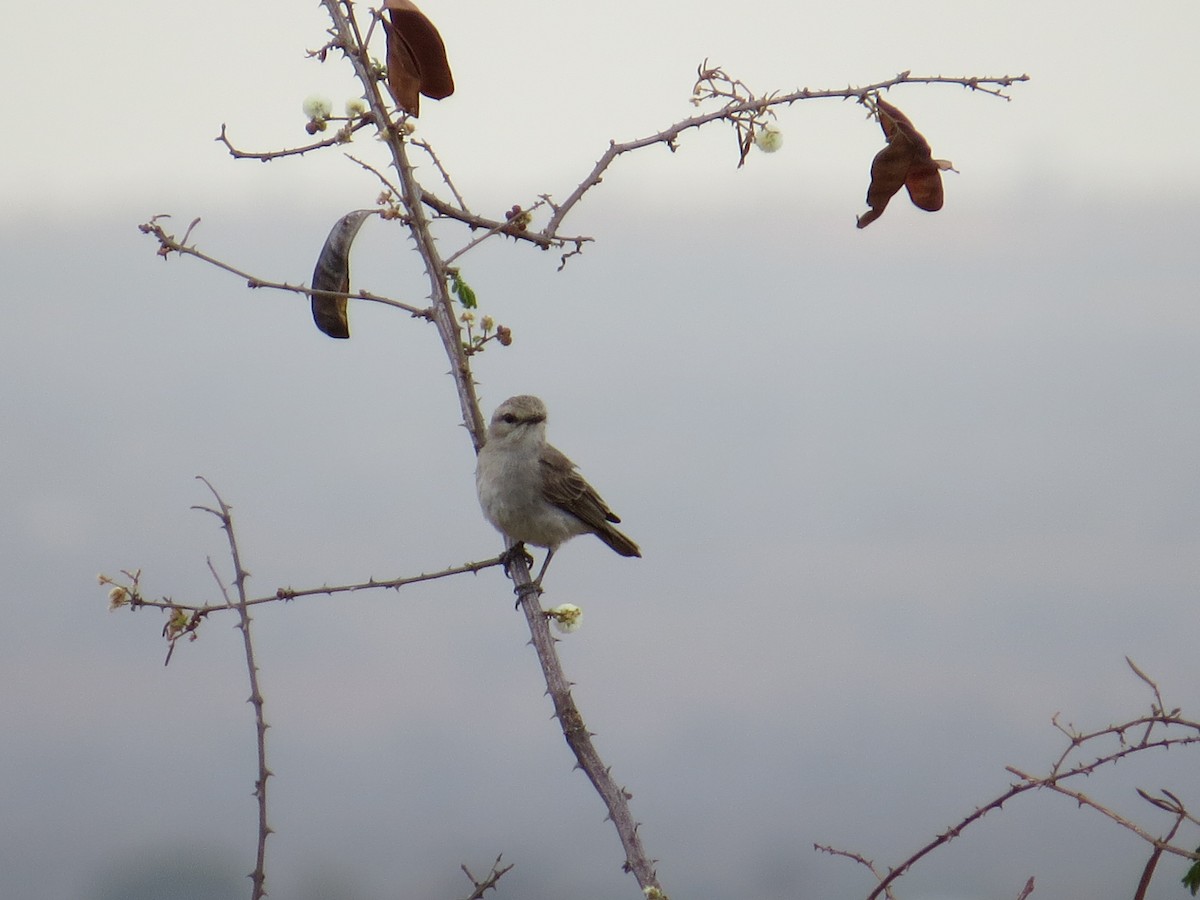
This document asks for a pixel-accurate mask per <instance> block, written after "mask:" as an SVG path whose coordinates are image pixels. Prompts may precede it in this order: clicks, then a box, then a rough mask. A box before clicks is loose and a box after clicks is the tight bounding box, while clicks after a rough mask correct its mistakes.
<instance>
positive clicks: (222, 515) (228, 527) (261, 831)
mask: <svg viewBox="0 0 1200 900" xmlns="http://www.w3.org/2000/svg"><path fill="white" fill-rule="evenodd" d="M200 481H203V482H204V485H205V487H207V488H208V489H209V491H211V492H212V495H213V498H214V499H215V500H216V501H217V508H216V509H213V508H212V507H209V506H196V507H194V508H195V509H200V510H203V511H204V512H209V513H212V514H213V515H214V516H216V517H217V518H218V519H220V520H221V528H222V529H223V530H224V532H225V536H226V537H227V538H228V540H229V555H230V557H231V558H232V560H233V586H234V588H235V589H236V591H237V601H236V608H237V611H238V619H239V621H238V628H240V629H241V632H242V645H243V647H244V648H245V651H246V670H247V671H248V672H249V673H250V701H249V702H250V704H251V705H252V706H253V707H254V734H255V740H256V743H257V745H258V778H257V780H256V781H255V782H254V796H255V798H256V799H257V801H258V851H257V853H256V855H255V862H254V871H253V872H252V873H250V879H251V883H252V884H253V893H252V894H251V896H252V900H260V898H262V897H265V896H266V895H267V891H266V880H267V873H266V853H267V835H268V834H270V833H271V828H270V826H269V825H268V824H267V779H268V778H270V777H271V771H270V770H269V769H268V768H267V721H266V718H265V717H264V715H263V695H262V691H261V690H259V686H258V664H257V663H256V662H255V660H254V643H253V641H251V639H250V611H249V609H248V604H247V603H246V574H247V573H246V570H245V569H244V568H243V567H242V557H241V552H240V551H239V550H238V543H237V536H236V535H235V534H234V532H233V516H232V514H231V511H230V508H229V506H228V505H227V504H226V503H225V501H224V500H222V499H221V495H220V494H218V493H217V490H216V488H214V487H213V486H212V485H211V484H210V483H209V482H208V479H206V478H204V477H202V476H201V477H200ZM209 568H210V569H212V563H211V562H210V563H209ZM213 577H214V578H216V579H217V584H218V585H219V586H220V589H221V593H222V594H224V596H225V602H226V605H228V606H233V605H234V601H233V600H232V599H231V598H230V596H229V592H228V591H227V590H226V588H225V585H224V584H223V583H222V582H221V579H220V578H219V577H218V576H217V573H216V570H215V569H214V570H213Z"/></svg>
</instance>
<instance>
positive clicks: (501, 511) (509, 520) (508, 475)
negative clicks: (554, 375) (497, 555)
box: [475, 395, 642, 584]
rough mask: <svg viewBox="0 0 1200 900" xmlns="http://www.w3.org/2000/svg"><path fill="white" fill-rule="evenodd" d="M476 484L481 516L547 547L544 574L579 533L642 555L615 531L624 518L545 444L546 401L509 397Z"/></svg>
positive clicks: (519, 538)
mask: <svg viewBox="0 0 1200 900" xmlns="http://www.w3.org/2000/svg"><path fill="white" fill-rule="evenodd" d="M475 486H476V489H477V490H478V491H479V505H480V506H481V507H482V508H483V515H484V517H485V518H487V520H488V521H489V522H491V523H492V525H494V526H495V527H496V528H497V530H499V531H500V532H502V533H503V534H504V535H505V536H506V537H507V538H508V539H509V540H510V541H512V542H513V543H514V544H517V543H527V544H534V545H535V546H538V547H545V548H546V549H547V551H549V552H548V553H547V554H546V561H545V562H544V563H542V570H541V571H540V572H539V573H538V577H537V578H536V579H535V580H534V583H535V584H541V581H542V576H543V575H545V574H546V567H547V566H548V565H550V559H551V557H553V556H554V551H555V550H557V549H558V547H559V545H560V544H562V543H563V542H564V541H568V540H570V539H571V538H573V537H575V535H577V534H589V533H590V534H594V535H596V537H598V538H600V540H602V541H604V543H606V544H608V546H610V547H611V548H612V549H613V550H615V551H616V552H617V553H620V554H621V555H622V556H641V555H642V553H641V551H640V550H638V546H637V544H635V543H634V542H633V541H631V540H630V539H629V538H627V537H626V536H625V535H623V534H622V533H621V532H619V531H617V529H615V528H613V526H612V523H615V522H620V521H621V520H620V519H619V518H617V516H616V514H615V513H613V511H612V510H611V509H609V508H608V504H606V503H605V502H604V501H603V500H601V499H600V495H599V494H597V493H596V491H595V490H594V489H593V488H592V486H591V485H590V484H588V483H587V482H586V481H584V479H583V476H582V475H580V474H579V472H578V471H577V470H576V469H575V464H574V463H573V462H571V460H569V459H567V457H566V456H564V455H563V454H562V453H561V452H560V451H559V450H557V449H555V448H554V447H552V446H551V445H550V444H547V443H546V404H544V403H543V402H542V401H541V400H539V399H538V398H537V397H531V396H528V395H522V396H519V397H509V398H508V399H507V400H505V401H504V402H503V403H501V404H500V406H499V407H497V408H496V412H495V413H494V414H493V415H492V421H491V424H490V425H489V426H488V434H487V442H486V443H485V444H484V445H483V449H481V450H480V451H479V463H478V465H477V466H476V469H475Z"/></svg>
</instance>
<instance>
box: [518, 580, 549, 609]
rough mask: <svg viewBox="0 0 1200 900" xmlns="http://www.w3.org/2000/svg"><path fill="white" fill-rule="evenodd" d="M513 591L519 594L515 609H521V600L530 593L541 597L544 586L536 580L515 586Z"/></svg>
mask: <svg viewBox="0 0 1200 900" xmlns="http://www.w3.org/2000/svg"><path fill="white" fill-rule="evenodd" d="M513 593H514V594H516V595H517V602H516V603H514V604H513V609H520V608H521V601H522V600H524V599H525V597H526V596H527V595H528V594H537V595H538V596H539V597H540V596H542V586H541V584H539V583H538V582H536V581H531V582H529V583H528V584H518V585H517V586H516V587H514V588H513Z"/></svg>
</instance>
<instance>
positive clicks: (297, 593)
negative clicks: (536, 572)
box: [105, 510, 503, 616]
mask: <svg viewBox="0 0 1200 900" xmlns="http://www.w3.org/2000/svg"><path fill="white" fill-rule="evenodd" d="M207 511H208V512H213V511H212V510H207ZM215 514H216V513H214V515H215ZM502 562H503V559H502V558H501V557H499V556H494V557H492V558H491V559H485V560H481V561H479V562H471V563H464V564H463V565H461V566H452V567H450V568H448V569H442V570H441V571H439V572H430V573H427V574H426V573H421V574H420V575H407V576H404V577H401V578H391V579H386V580H380V579H376V578H370V579H368V580H366V581H361V582H358V583H355V584H341V585H324V586H322V587H316V588H290V587H286V588H285V587H281V588H279V589H278V590H276V591H275V593H273V594H269V595H264V596H262V597H252V598H249V599H247V600H244V601H242V602H241V604H240V605H245V606H257V605H258V604H260V603H277V602H279V601H281V600H295V599H296V598H298V597H313V596H317V595H325V596H333V595H334V594H352V593H355V592H357V591H367V590H380V589H389V588H390V589H392V590H399V589H400V588H402V587H406V586H408V585H410V584H420V583H422V582H425V581H435V580H437V579H438V578H448V577H450V576H452V575H464V574H466V573H468V572H480V571H482V570H484V569H487V568H490V567H492V566H498V565H500V564H501V563H502ZM105 583H106V584H115V583H116V582H113V581H111V580H109V581H107V582H105ZM131 594H132V597H131V600H130V602H129V603H128V605H129V606H130V607H131V608H133V609H137V608H138V607H142V606H148V607H151V608H154V609H170V610H182V611H184V612H190V613H194V614H197V615H199V616H207V615H208V614H209V613H213V612H218V611H220V610H224V609H229V608H231V607H230V606H229V605H228V604H227V603H215V604H214V603H201V604H193V603H179V602H178V601H175V600H171V599H170V598H167V597H164V598H163V599H161V600H147V599H146V598H145V597H142V596H141V595H140V594H139V593H136V589H135V591H131Z"/></svg>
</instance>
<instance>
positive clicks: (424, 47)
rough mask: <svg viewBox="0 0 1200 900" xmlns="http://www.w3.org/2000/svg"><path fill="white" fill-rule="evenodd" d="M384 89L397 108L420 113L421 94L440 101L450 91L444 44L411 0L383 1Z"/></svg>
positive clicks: (413, 113)
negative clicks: (385, 82)
mask: <svg viewBox="0 0 1200 900" xmlns="http://www.w3.org/2000/svg"><path fill="white" fill-rule="evenodd" d="M383 7H384V9H385V11H386V14H385V18H384V19H383V25H384V30H385V31H386V32H387V79H388V88H389V89H390V90H391V92H392V96H393V97H395V98H396V103H397V104H399V106H400V108H401V109H403V110H404V111H405V112H407V113H409V114H410V115H412V116H417V115H420V112H421V94H424V95H425V96H426V97H430V98H431V99H433V100H441V99H443V98H444V97H449V96H450V95H451V94H453V93H454V76H453V75H452V74H451V73H450V63H449V62H448V61H447V59H446V45H445V44H443V43H442V36H441V34H439V33H438V30H437V28H436V27H434V24H433V23H432V22H431V21H429V17H428V16H426V15H425V14H424V13H423V12H421V10H419V9H418V8H417V6H416V4H415V3H413V2H412V0H385V2H384V4H383Z"/></svg>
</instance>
